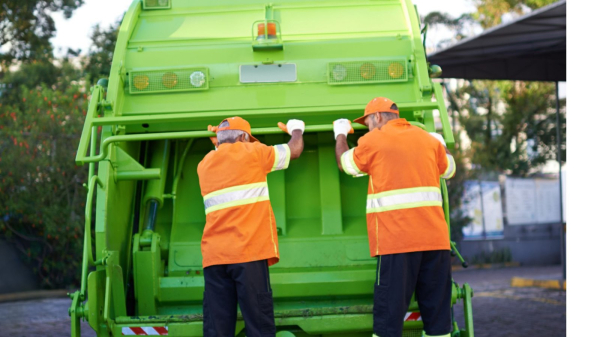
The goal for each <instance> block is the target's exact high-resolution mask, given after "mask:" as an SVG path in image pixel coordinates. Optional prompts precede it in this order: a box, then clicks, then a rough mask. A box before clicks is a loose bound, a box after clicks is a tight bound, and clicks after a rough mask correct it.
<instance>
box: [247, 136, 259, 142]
mask: <svg viewBox="0 0 600 337" xmlns="http://www.w3.org/2000/svg"><path fill="white" fill-rule="evenodd" d="M248 137H249V138H250V142H251V143H254V142H256V143H260V141H259V140H258V139H256V138H254V137H253V136H252V135H251V134H248Z"/></svg>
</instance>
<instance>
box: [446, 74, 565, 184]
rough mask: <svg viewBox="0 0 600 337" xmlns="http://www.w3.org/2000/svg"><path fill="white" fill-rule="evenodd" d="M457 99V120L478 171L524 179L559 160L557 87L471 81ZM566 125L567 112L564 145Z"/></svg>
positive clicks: (519, 82)
mask: <svg viewBox="0 0 600 337" xmlns="http://www.w3.org/2000/svg"><path fill="white" fill-rule="evenodd" d="M456 96H457V99H456V101H457V102H458V104H459V105H460V110H461V112H462V113H461V116H460V118H459V120H460V122H461V125H462V126H463V127H464V130H465V131H466V133H467V135H468V136H469V138H470V139H471V147H470V157H471V162H472V163H473V164H475V168H476V169H477V170H478V171H482V172H486V171H493V172H507V173H509V174H510V175H513V176H519V177H525V176H527V175H529V174H531V173H533V172H534V171H535V170H537V169H539V168H540V167H541V165H543V164H545V163H546V162H547V161H548V160H550V159H555V158H556V117H555V112H556V109H555V108H554V107H555V104H556V103H555V102H556V101H555V99H556V97H555V85H554V83H548V82H522V81H473V82H471V83H470V85H467V86H464V87H462V88H460V89H459V91H458V93H457V95H456ZM565 104H566V102H565V101H563V102H562V103H561V106H563V107H564V105H565ZM565 125H566V116H565V111H564V110H563V111H562V113H561V126H562V128H561V138H562V140H563V141H564V142H565V143H566V126H565ZM562 158H566V147H563V153H562Z"/></svg>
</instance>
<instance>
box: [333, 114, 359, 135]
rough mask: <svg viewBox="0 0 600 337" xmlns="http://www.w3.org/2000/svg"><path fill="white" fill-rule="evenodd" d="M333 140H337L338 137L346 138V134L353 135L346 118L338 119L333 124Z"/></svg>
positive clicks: (350, 125)
mask: <svg viewBox="0 0 600 337" xmlns="http://www.w3.org/2000/svg"><path fill="white" fill-rule="evenodd" d="M333 133H334V136H333V139H337V137H338V136H339V135H344V136H348V133H354V129H353V128H352V124H350V121H349V120H347V119H346V118H340V119H338V120H336V121H335V122H333Z"/></svg>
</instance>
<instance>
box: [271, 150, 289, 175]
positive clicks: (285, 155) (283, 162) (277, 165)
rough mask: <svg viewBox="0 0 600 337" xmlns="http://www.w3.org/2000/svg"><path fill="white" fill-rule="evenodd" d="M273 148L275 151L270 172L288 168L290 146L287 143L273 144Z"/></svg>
mask: <svg viewBox="0 0 600 337" xmlns="http://www.w3.org/2000/svg"><path fill="white" fill-rule="evenodd" d="M273 150H274V151H275V161H274V162H273V168H272V169H271V172H273V171H277V170H285V169H286V168H288V166H289V165H290V157H291V152H290V147H289V146H288V145H287V144H280V145H275V146H273Z"/></svg>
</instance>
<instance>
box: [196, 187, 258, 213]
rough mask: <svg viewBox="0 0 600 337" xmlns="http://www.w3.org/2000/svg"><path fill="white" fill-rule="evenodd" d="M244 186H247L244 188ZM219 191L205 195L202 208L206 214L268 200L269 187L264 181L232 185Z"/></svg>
mask: <svg viewBox="0 0 600 337" xmlns="http://www.w3.org/2000/svg"><path fill="white" fill-rule="evenodd" d="M245 186H247V188H244V187H245ZM221 191H222V192H221ZM221 191H216V192H213V193H210V194H209V195H207V196H205V199H204V209H205V213H206V214H208V213H210V212H213V211H217V210H220V209H224V208H229V207H234V206H240V205H246V204H250V203H255V202H259V201H263V200H269V188H268V186H267V183H266V182H264V183H256V184H248V185H240V186H234V187H229V188H227V189H224V190H221Z"/></svg>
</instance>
